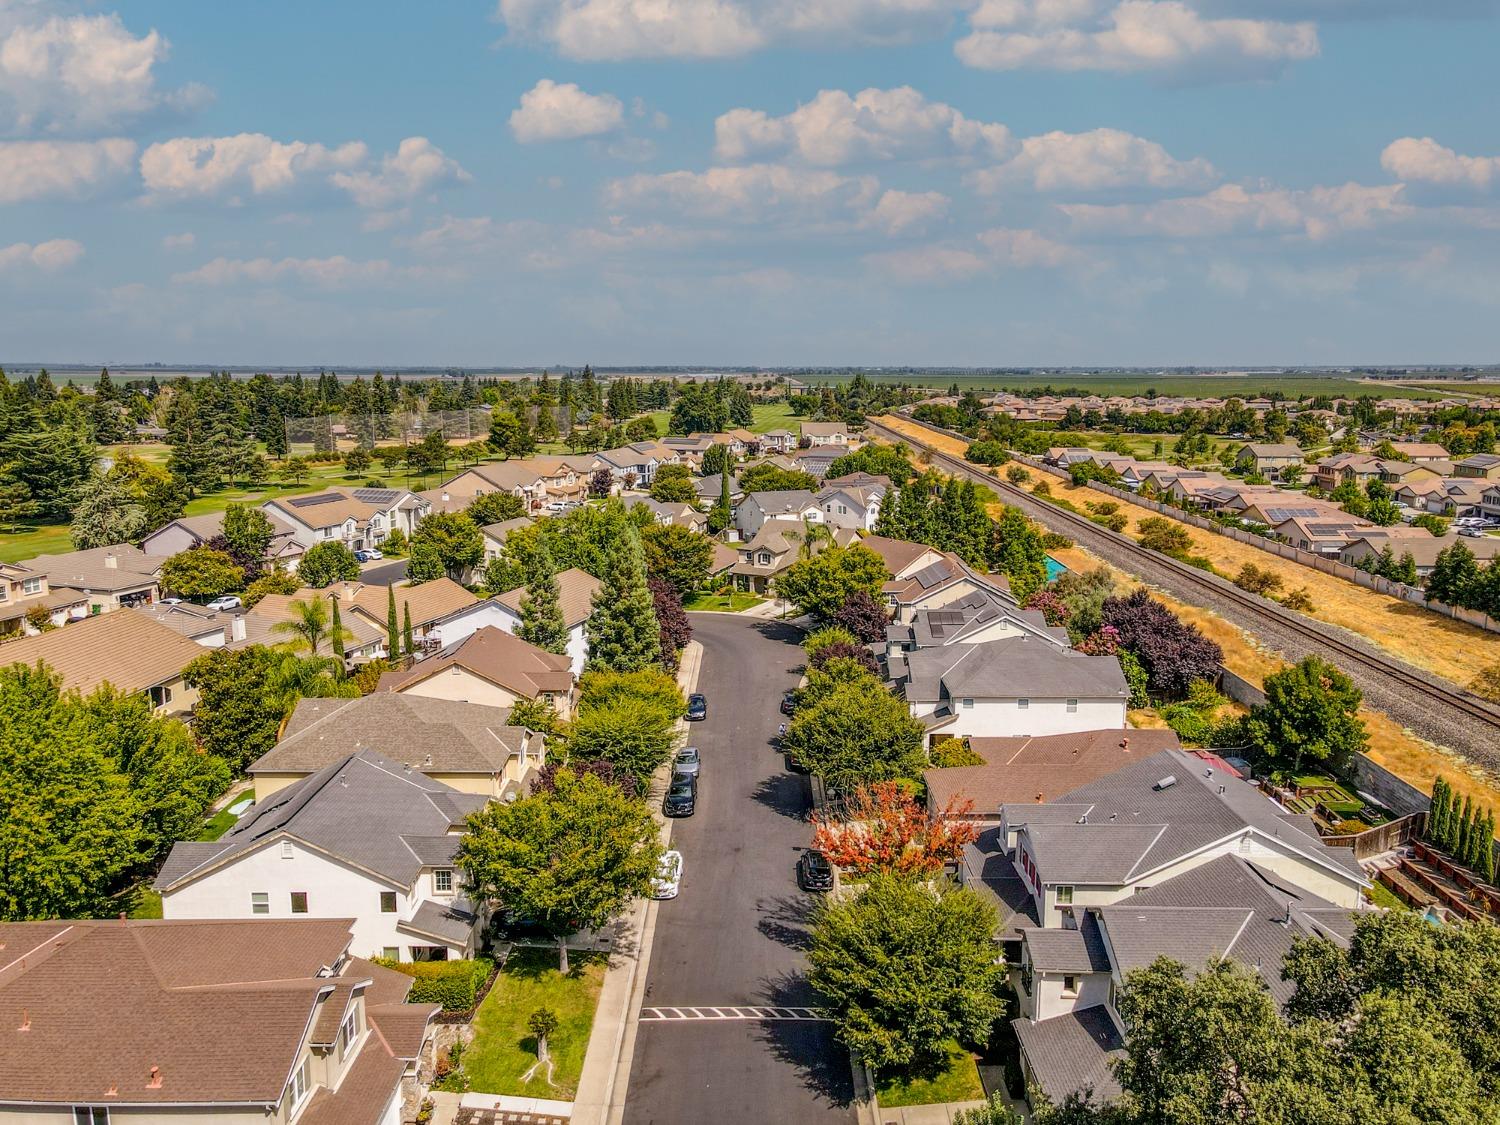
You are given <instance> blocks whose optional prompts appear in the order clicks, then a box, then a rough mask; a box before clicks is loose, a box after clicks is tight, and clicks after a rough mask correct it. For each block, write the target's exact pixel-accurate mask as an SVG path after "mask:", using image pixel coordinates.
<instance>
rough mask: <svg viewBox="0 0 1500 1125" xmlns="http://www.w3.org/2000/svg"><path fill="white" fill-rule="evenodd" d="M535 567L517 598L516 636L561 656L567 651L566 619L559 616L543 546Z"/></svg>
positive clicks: (554, 583) (548, 557)
mask: <svg viewBox="0 0 1500 1125" xmlns="http://www.w3.org/2000/svg"><path fill="white" fill-rule="evenodd" d="M536 567H537V570H536V572H535V574H533V576H532V579H531V581H530V582H528V583H527V584H526V593H525V594H524V595H523V596H522V598H521V625H520V627H519V628H518V629H517V630H516V636H518V637H520V638H521V639H522V640H523V641H527V642H529V643H531V644H534V645H536V646H537V648H540V649H545V650H546V651H547V652H555V653H557V654H558V655H559V656H564V655H566V654H567V651H568V623H567V620H566V619H565V618H564V617H563V611H562V602H561V600H560V598H559V591H558V587H557V575H556V574H554V573H553V570H552V556H551V555H550V554H548V553H547V549H546V548H545V547H543V548H542V550H541V551H540V552H539V554H538V556H537V558H536Z"/></svg>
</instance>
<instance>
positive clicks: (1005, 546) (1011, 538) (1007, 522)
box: [903, 490, 1047, 602]
mask: <svg viewBox="0 0 1500 1125" xmlns="http://www.w3.org/2000/svg"><path fill="white" fill-rule="evenodd" d="M903 491H904V490H903ZM989 561H990V566H991V568H992V569H993V570H995V571H996V572H997V573H1000V574H1003V575H1005V577H1006V578H1007V579H1008V580H1009V582H1010V592H1011V594H1012V595H1013V596H1014V597H1015V598H1016V599H1017V600H1018V601H1021V602H1025V600H1026V599H1027V598H1029V597H1030V596H1031V595H1032V594H1034V593H1035V592H1036V591H1037V590H1040V589H1041V588H1042V587H1043V586H1045V585H1046V584H1047V549H1046V546H1045V545H1044V544H1043V542H1042V535H1041V532H1040V531H1038V530H1037V527H1036V525H1035V524H1033V523H1032V522H1031V521H1030V520H1029V519H1027V518H1026V515H1025V513H1024V512H1022V511H1021V510H1020V509H1019V508H1009V507H1008V508H1006V509H1005V510H1004V511H1003V512H1001V513H1000V518H999V519H998V520H996V521H995V527H994V536H993V538H992V540H991V543H990V550H989Z"/></svg>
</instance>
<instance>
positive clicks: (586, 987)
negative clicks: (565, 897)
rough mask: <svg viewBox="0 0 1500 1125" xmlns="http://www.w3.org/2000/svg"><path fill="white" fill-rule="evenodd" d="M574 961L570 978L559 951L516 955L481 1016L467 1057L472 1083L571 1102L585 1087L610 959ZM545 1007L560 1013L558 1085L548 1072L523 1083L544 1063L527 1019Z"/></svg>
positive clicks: (555, 1045) (555, 1052) (555, 1041)
mask: <svg viewBox="0 0 1500 1125" xmlns="http://www.w3.org/2000/svg"><path fill="white" fill-rule="evenodd" d="M569 960H570V961H571V963H572V971H571V972H570V973H569V974H568V975H567V976H566V977H564V976H563V975H561V974H560V973H559V972H558V971H557V951H556V950H555V949H517V950H516V951H515V952H513V953H512V954H511V955H510V959H509V960H508V961H506V963H505V967H504V968H503V969H501V970H500V974H499V976H498V977H496V978H495V986H494V987H493V988H492V989H490V993H489V995H488V996H486V997H485V998H484V1002H483V1003H482V1004H480V1005H479V1011H478V1013H477V1014H476V1015H475V1016H474V1042H473V1043H471V1044H470V1045H469V1048H468V1050H466V1051H465V1052H464V1057H463V1065H464V1072H465V1073H466V1074H467V1075H468V1078H469V1089H471V1090H475V1091H478V1092H479V1093H484V1094H516V1095H522V1096H526V1095H529V1096H531V1097H536V1098H558V1099H561V1100H563V1101H567V1100H569V1099H571V1098H572V1097H573V1095H574V1094H576V1093H577V1092H578V1079H579V1076H580V1075H581V1074H582V1073H583V1055H584V1052H585V1051H587V1050H588V1045H589V1031H590V1030H591V1029H592V1028H593V1026H594V1009H595V1008H596V1007H597V1006H598V1003H599V990H600V988H602V987H603V985H604V970H605V968H606V965H607V958H605V957H604V956H603V955H602V954H577V955H570V957H569ZM538 1008H550V1009H552V1011H553V1012H555V1013H556V1014H557V1018H558V1027H557V1030H556V1031H555V1032H553V1034H552V1038H551V1040H550V1046H551V1048H552V1061H553V1074H552V1080H553V1081H554V1082H555V1083H557V1085H556V1086H555V1087H554V1086H548V1085H547V1083H546V1081H545V1080H544V1079H543V1078H542V1077H541V1076H540V1075H537V1076H536V1077H534V1078H532V1080H531V1081H530V1082H528V1083H526V1084H525V1085H522V1083H521V1075H522V1074H524V1073H525V1072H526V1070H527V1068H529V1067H530V1066H531V1064H532V1063H534V1062H536V1040H535V1037H534V1036H533V1035H532V1034H531V1032H529V1031H528V1030H526V1021H527V1020H528V1019H530V1018H531V1014H532V1013H533V1012H535V1011H536V1010H537V1009H538Z"/></svg>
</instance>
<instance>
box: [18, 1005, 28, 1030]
mask: <svg viewBox="0 0 1500 1125" xmlns="http://www.w3.org/2000/svg"><path fill="white" fill-rule="evenodd" d="M16 1030H17V1031H30V1030H31V1012H30V1010H28V1009H26V1008H22V1009H21V1026H20V1027H18V1028H16Z"/></svg>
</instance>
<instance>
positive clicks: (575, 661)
mask: <svg viewBox="0 0 1500 1125" xmlns="http://www.w3.org/2000/svg"><path fill="white" fill-rule="evenodd" d="M599 586H600V582H599V580H598V579H597V578H595V577H594V576H593V575H592V574H589V573H587V572H586V571H582V570H579V569H578V568H577V567H573V568H571V569H569V570H564V571H559V572H558V575H557V593H558V601H559V603H560V604H561V606H562V614H563V622H564V624H566V625H567V627H568V658H569V659H570V660H571V661H572V665H571V667H572V670H573V675H575V676H579V675H582V674H583V666H584V663H585V662H586V661H587V660H588V658H589V642H588V635H587V631H586V626H587V625H588V620H589V615H590V614H591V613H593V611H594V605H593V602H594V592H595V591H596V590H598V589H599ZM525 596H526V588H525V587H524V586H523V587H520V588H519V589H515V590H507V591H506V592H505V593H503V594H496V595H495V596H494V597H493V598H491V599H490V602H491V603H492V604H493V605H495V606H497V607H498V617H497V620H494V621H487V622H486V624H492V625H494V626H495V627H496V628H498V629H503V630H504V631H505V632H507V633H514V632H515V631H516V630H517V629H519V628H520V627H521V600H522V599H523V598H524V597H525ZM445 641H446V637H445ZM447 643H452V642H451V641H449V642H447Z"/></svg>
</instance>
